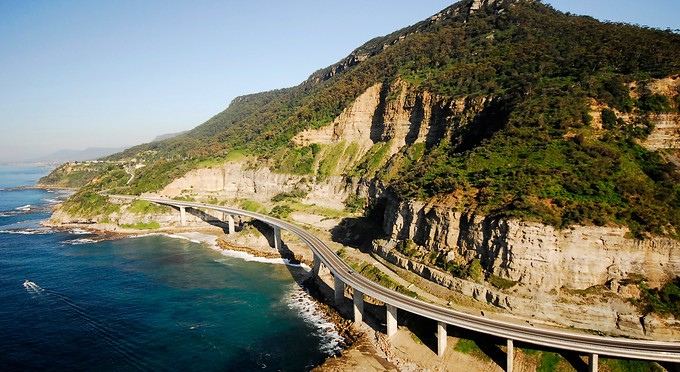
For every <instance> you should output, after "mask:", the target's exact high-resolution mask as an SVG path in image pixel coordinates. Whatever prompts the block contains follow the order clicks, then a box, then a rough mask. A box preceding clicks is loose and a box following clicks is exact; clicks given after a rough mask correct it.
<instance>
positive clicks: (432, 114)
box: [293, 80, 465, 156]
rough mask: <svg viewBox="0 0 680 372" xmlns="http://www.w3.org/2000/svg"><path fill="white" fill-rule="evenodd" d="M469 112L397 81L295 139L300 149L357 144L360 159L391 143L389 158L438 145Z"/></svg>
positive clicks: (370, 90)
mask: <svg viewBox="0 0 680 372" xmlns="http://www.w3.org/2000/svg"><path fill="white" fill-rule="evenodd" d="M464 108H465V100H458V101H451V100H445V99H442V98H440V97H437V96H435V95H432V94H430V93H428V92H415V91H412V90H411V89H410V86H409V84H408V83H406V82H404V81H402V80H397V81H395V82H394V83H393V84H391V85H389V86H384V85H383V84H375V85H373V86H372V87H370V88H368V89H367V90H366V91H365V92H364V93H362V94H361V95H360V96H359V97H357V99H356V100H355V101H354V102H353V103H352V104H351V105H350V106H349V107H348V108H346V109H345V110H344V111H343V112H342V113H341V114H340V115H339V116H338V117H337V118H335V120H333V122H332V123H330V124H329V125H327V126H325V127H322V128H319V129H308V130H305V131H302V132H300V133H299V134H297V135H296V136H295V137H293V142H295V143H296V144H298V145H302V146H305V145H309V144H311V143H318V144H333V143H337V142H340V141H346V142H348V143H357V144H358V145H359V155H360V156H361V155H363V154H364V153H366V152H367V151H368V150H369V149H370V148H371V146H373V145H374V144H376V143H378V142H389V141H391V146H390V149H389V152H388V156H391V155H394V154H395V153H396V152H397V151H399V149H401V148H403V147H404V146H405V145H412V144H414V143H421V142H423V143H426V144H427V145H428V146H431V145H433V144H435V143H436V142H437V141H439V139H440V138H442V136H443V134H444V132H445V130H446V129H445V123H447V122H448V121H449V118H450V117H451V116H453V115H454V114H456V113H461V112H462V111H463V109H464Z"/></svg>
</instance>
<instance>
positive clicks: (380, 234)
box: [330, 204, 386, 253]
mask: <svg viewBox="0 0 680 372" xmlns="http://www.w3.org/2000/svg"><path fill="white" fill-rule="evenodd" d="M384 215H385V205H383V204H376V205H374V206H372V207H370V208H368V209H367V210H366V213H365V215H364V216H360V217H346V218H343V219H342V220H341V221H340V223H339V224H337V225H336V226H335V227H333V228H332V229H331V231H330V232H331V239H332V240H333V241H334V242H336V243H340V244H342V245H346V246H348V247H352V248H357V249H359V250H360V251H361V252H364V253H367V252H368V251H369V250H370V247H371V242H373V240H375V239H379V238H384V237H385V236H386V234H385V232H384V231H383V220H384Z"/></svg>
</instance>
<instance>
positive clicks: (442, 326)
mask: <svg viewBox="0 0 680 372" xmlns="http://www.w3.org/2000/svg"><path fill="white" fill-rule="evenodd" d="M445 351H446V323H442V322H437V356H439V357H443V356H444V352H445Z"/></svg>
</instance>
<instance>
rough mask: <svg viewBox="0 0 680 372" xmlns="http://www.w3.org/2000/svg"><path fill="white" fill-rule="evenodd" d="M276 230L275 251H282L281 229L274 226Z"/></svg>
mask: <svg viewBox="0 0 680 372" xmlns="http://www.w3.org/2000/svg"><path fill="white" fill-rule="evenodd" d="M272 227H273V228H274V249H276V250H277V251H278V250H281V247H282V246H283V242H282V241H281V228H280V227H276V226H272Z"/></svg>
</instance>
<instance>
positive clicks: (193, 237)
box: [132, 232, 312, 271]
mask: <svg viewBox="0 0 680 372" xmlns="http://www.w3.org/2000/svg"><path fill="white" fill-rule="evenodd" d="M155 235H162V236H166V237H168V238H173V239H182V240H188V241H190V242H192V243H197V244H203V245H205V246H207V247H208V248H210V249H213V250H215V251H217V252H220V254H222V255H223V256H226V257H231V258H238V259H241V260H244V261H250V262H260V263H266V264H275V265H288V266H291V267H301V268H303V269H304V270H307V271H310V270H311V269H312V268H311V267H309V266H307V265H305V264H304V263H291V262H290V260H288V259H287V258H264V257H257V256H253V255H252V254H249V253H245V252H241V251H232V250H225V249H222V248H220V247H219V246H218V245H217V237H216V236H215V235H210V234H204V233H199V232H187V233H175V234H167V233H149V234H140V235H135V236H132V238H142V237H145V236H155Z"/></svg>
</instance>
